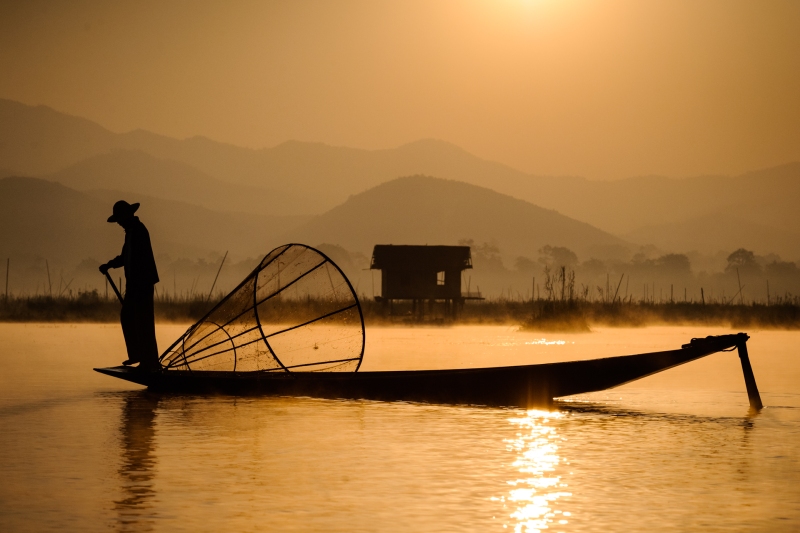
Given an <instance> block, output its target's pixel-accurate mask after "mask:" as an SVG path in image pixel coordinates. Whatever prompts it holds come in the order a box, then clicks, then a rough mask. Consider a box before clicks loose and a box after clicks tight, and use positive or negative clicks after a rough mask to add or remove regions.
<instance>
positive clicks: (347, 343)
mask: <svg viewBox="0 0 800 533" xmlns="http://www.w3.org/2000/svg"><path fill="white" fill-rule="evenodd" d="M363 355H364V320H363V316H362V314H361V306H360V304H359V302H358V298H357V297H356V294H355V291H354V290H353V287H352V286H351V285H350V282H349V281H348V280H347V278H346V277H345V275H344V274H343V273H342V271H341V270H340V269H339V267H337V266H336V265H335V264H334V263H333V262H332V261H331V260H330V259H328V258H327V257H326V256H325V255H324V254H322V253H321V252H320V251H318V250H315V249H314V248H311V247H309V246H305V245H302V244H287V245H285V246H281V247H279V248H276V249H275V250H273V251H271V252H270V253H269V254H267V256H266V257H265V258H264V259H263V260H262V261H261V263H260V264H259V265H258V267H256V269H255V270H253V272H252V273H251V274H250V275H249V276H248V277H247V278H245V280H244V281H242V283H241V284H239V286H238V287H237V288H236V289H234V290H233V291H232V292H231V293H230V294H228V295H227V296H226V297H225V298H223V299H222V301H221V302H220V303H219V304H217V306H216V307H214V309H212V310H211V311H210V312H209V313H208V315H206V316H205V317H204V318H203V319H201V320H200V321H199V322H197V323H196V324H195V325H193V326H192V327H190V328H189V329H188V330H187V331H186V333H184V334H183V335H182V336H181V337H180V338H179V339H178V340H177V341H176V342H175V343H174V344H173V345H172V346H171V347H170V348H169V349H167V351H166V352H164V354H163V355H162V356H161V364H162V365H163V366H164V367H165V368H166V369H167V370H170V369H174V370H193V371H194V370H197V371H209V370H217V371H236V372H253V371H262V372H264V371H266V372H269V371H276V372H285V371H290V372H303V371H304V372H317V371H328V372H330V371H334V372H354V371H357V370H358V367H359V366H360V364H361V359H362V357H363Z"/></svg>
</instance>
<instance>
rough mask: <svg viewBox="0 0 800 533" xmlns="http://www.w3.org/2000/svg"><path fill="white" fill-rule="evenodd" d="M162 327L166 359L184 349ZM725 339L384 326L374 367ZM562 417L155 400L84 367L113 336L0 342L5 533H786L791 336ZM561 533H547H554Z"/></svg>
mask: <svg viewBox="0 0 800 533" xmlns="http://www.w3.org/2000/svg"><path fill="white" fill-rule="evenodd" d="M183 329H184V328H183V327H182V326H159V328H158V335H159V342H160V344H161V345H166V344H165V343H167V342H168V341H171V340H172V339H174V338H175V337H176V336H178V335H179V334H180V333H181V332H182V331H183ZM711 329H712V328H679V327H653V328H641V329H609V330H599V331H596V332H594V333H590V334H558V335H550V334H542V333H534V332H520V331H517V328H515V327H506V326H456V327H451V328H421V327H420V328H371V329H370V330H368V332H367V351H366V354H365V359H364V367H363V369H364V370H378V369H409V368H411V369H413V368H451V367H461V366H494V365H508V364H523V363H544V362H549V361H557V360H568V359H580V358H592V357H602V356H608V355H622V354H629V353H637V352H644V351H650V350H659V349H670V348H675V347H677V346H679V345H680V344H681V343H683V342H686V341H688V340H689V339H690V338H691V337H696V336H701V335H707V334H719V333H729V332H730V331H728V330H724V329H719V330H713V331H712V330H711ZM750 334H751V335H752V339H751V341H750V343H749V349H750V357H751V360H752V363H753V368H754V371H755V375H756V379H757V381H758V384H759V387H760V389H761V392H762V397H763V399H764V403H765V404H766V405H767V408H766V409H765V410H763V411H762V412H761V413H760V414H757V415H753V414H749V413H748V404H747V396H746V393H745V391H744V384H743V380H742V375H741V368H740V366H739V361H738V358H737V357H736V354H735V353H723V354H716V355H713V356H709V357H707V358H704V359H701V360H699V361H696V362H693V363H689V364H687V365H684V366H681V367H678V368H675V369H672V370H669V371H666V372H664V373H661V374H658V375H656V376H652V377H650V378H646V379H645V380H641V381H639V382H635V383H633V384H630V385H628V386H625V387H621V388H619V389H615V390H611V391H604V392H601V393H595V394H591V395H583V396H579V397H572V398H568V399H564V400H562V401H560V402H558V403H557V404H556V406H555V408H554V409H553V410H552V411H537V410H533V411H525V410H520V409H496V408H484V407H477V406H444V405H427V404H408V403H402V402H396V403H388V402H387V403H382V402H368V401H330V400H318V399H311V398H270V397H228V396H210V397H204V396H191V395H189V396H187V395H168V394H164V395H159V394H153V393H148V392H146V391H143V390H141V388H139V387H137V386H135V385H131V384H128V383H124V382H121V381H117V380H113V379H111V378H108V377H106V376H102V375H99V374H96V373H94V372H92V371H91V367H93V366H110V365H113V364H118V362H119V359H120V358H121V355H120V354H122V353H124V347H123V342H122V338H121V334H120V333H119V331H118V328H117V327H116V326H110V325H109V326H106V325H78V326H75V325H59V326H52V325H41V324H27V325H12V324H2V325H0V338H2V339H3V351H2V352H0V391H2V392H1V393H0V457H2V460H0V476H2V479H3V480H4V482H3V483H2V484H0V529H2V530H3V531H27V530H30V531H55V530H59V531H63V530H65V529H66V530H81V531H100V530H104V531H105V530H109V529H111V530H116V531H198V530H207V531H210V530H214V531H263V530H274V531H342V532H344V531H508V530H511V531H520V532H532V531H537V530H547V531H591V530H597V531H622V530H625V531H642V530H650V531H678V530H680V531H765V530H769V531H793V530H796V529H797V528H798V527H800V489H798V487H797V484H796V479H798V476H799V475H800V451H798V446H797V444H796V443H797V442H800V394H798V393H797V390H798V384H800V363H798V361H797V358H796V356H795V354H794V352H793V350H792V346H796V343H797V341H798V340H800V337H799V335H800V334H798V333H797V332H752V331H751V332H750ZM545 528H547V529H545Z"/></svg>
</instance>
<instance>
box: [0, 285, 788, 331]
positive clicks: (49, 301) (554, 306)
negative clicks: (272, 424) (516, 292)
mask: <svg viewBox="0 0 800 533" xmlns="http://www.w3.org/2000/svg"><path fill="white" fill-rule="evenodd" d="M558 288H559V291H558V295H559V297H558V298H547V297H543V298H536V299H533V300H519V299H516V300H514V299H505V298H495V299H487V300H483V301H468V302H466V303H465V304H464V305H463V306H459V309H458V313H457V317H456V318H455V319H454V320H449V319H448V320H446V319H444V305H443V304H442V303H441V302H434V303H433V305H432V307H430V312H429V313H427V314H426V315H425V317H424V318H423V319H422V320H421V321H420V320H419V319H418V318H417V316H416V315H414V314H413V313H412V310H411V304H410V303H403V302H400V303H397V304H395V306H394V309H393V312H392V314H387V313H386V311H385V308H384V307H383V306H382V305H381V304H380V303H379V302H375V301H374V300H372V299H369V298H366V297H362V299H361V305H362V308H363V310H364V318H365V320H366V322H367V324H368V325H391V324H409V323H412V324H420V323H421V324H431V325H434V324H452V323H463V324H518V325H520V326H522V327H523V328H525V329H532V330H549V331H564V330H568V331H588V330H590V329H591V327H592V326H602V327H614V326H619V327H630V326H646V325H649V324H674V325H678V324H692V325H723V326H730V327H734V328H753V327H757V328H775V329H794V330H796V329H800V298H798V297H796V296H791V295H786V296H784V297H781V298H772V300H771V301H770V302H769V303H766V302H750V303H748V302H745V303H744V304H742V303H738V302H737V303H729V302H722V301H715V302H709V301H706V302H697V301H695V302H691V301H689V302H683V301H680V302H670V301H666V302H653V301H648V300H637V299H634V298H632V297H628V298H626V299H624V300H620V299H619V298H616V299H613V300H611V301H603V300H594V301H591V300H589V299H587V298H584V297H582V294H576V293H575V292H573V296H572V298H570V297H569V291H568V290H567V289H565V298H564V299H561V298H560V287H558ZM543 296H547V295H546V294H543ZM221 297H222V294H216V295H214V296H213V297H212V298H210V299H208V297H207V296H202V295H198V294H195V295H178V296H171V295H170V296H161V297H159V298H157V299H156V301H155V314H156V320H157V321H158V322H162V323H163V322H177V323H186V322H194V321H196V320H198V319H200V318H201V317H202V316H203V315H204V314H205V313H206V312H208V311H209V310H210V309H211V308H212V307H213V306H214V305H215V304H216V303H217V302H218V301H219V299H220V298H221ZM308 305H315V302H308V301H297V300H291V299H286V300H284V301H282V302H281V306H280V312H281V313H283V318H286V319H291V317H292V315H293V314H295V313H298V314H300V311H301V310H302V309H303V307H304V306H308ZM118 320H119V302H117V301H116V299H112V298H106V297H104V296H103V295H101V294H100V293H98V292H97V291H85V292H78V293H73V294H65V295H63V296H9V297H8V298H5V297H0V321H3V322H117V321H118Z"/></svg>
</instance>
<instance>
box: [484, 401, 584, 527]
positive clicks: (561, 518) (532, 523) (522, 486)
mask: <svg viewBox="0 0 800 533" xmlns="http://www.w3.org/2000/svg"><path fill="white" fill-rule="evenodd" d="M561 416H563V415H562V414H561V413H558V412H549V411H536V410H531V411H528V412H527V413H526V416H524V417H520V418H511V419H509V422H510V423H511V424H513V425H514V426H516V427H517V428H518V433H517V434H516V438H513V439H505V441H504V442H505V444H506V450H508V451H510V452H512V453H514V454H515V456H516V459H515V460H514V461H513V462H512V463H511V466H512V467H513V468H514V470H515V472H518V473H519V474H520V476H519V477H517V478H516V479H512V480H510V481H508V484H509V485H510V486H511V489H510V490H509V491H508V494H507V495H504V496H502V497H500V498H495V499H496V500H499V501H502V502H504V507H505V508H506V509H508V510H510V511H511V513H510V514H509V518H511V519H513V521H512V522H511V523H509V524H506V525H504V526H503V527H508V526H511V527H513V528H514V531H516V532H519V533H538V532H541V531H543V530H548V529H551V528H552V527H553V526H565V525H566V524H568V523H569V520H568V518H569V516H570V513H569V512H568V511H564V510H563V509H561V508H559V507H562V506H560V505H558V501H559V499H561V498H564V497H568V496H572V494H571V493H570V492H567V490H566V489H567V483H566V482H565V481H564V480H563V479H562V476H561V475H560V474H559V472H558V467H559V466H560V465H568V464H569V463H568V462H567V461H566V460H565V459H564V458H562V457H560V456H559V455H558V441H559V440H560V439H561V437H560V436H559V435H558V432H557V431H556V428H555V427H554V426H553V424H552V422H553V421H554V420H556V419H558V418H561ZM562 504H563V502H562ZM557 530H560V528H558V529H557Z"/></svg>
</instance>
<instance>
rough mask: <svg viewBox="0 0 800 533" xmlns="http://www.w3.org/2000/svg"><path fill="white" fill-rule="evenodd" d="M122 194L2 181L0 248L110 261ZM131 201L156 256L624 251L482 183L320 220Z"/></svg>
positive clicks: (406, 185) (408, 183)
mask: <svg viewBox="0 0 800 533" xmlns="http://www.w3.org/2000/svg"><path fill="white" fill-rule="evenodd" d="M120 195H121V193H120V192H118V191H108V190H93V191H91V192H81V191H76V190H74V189H70V188H68V187H66V186H64V185H61V184H59V183H53V182H50V181H46V180H42V179H37V178H4V179H0V243H2V246H0V252H1V253H4V254H5V255H6V256H20V255H22V256H39V257H45V258H46V257H59V258H61V259H63V260H66V261H71V262H78V261H80V260H81V259H84V258H86V257H94V258H96V259H100V258H105V257H106V256H108V258H111V257H113V255H116V254H117V253H118V251H119V249H120V248H121V245H122V244H121V243H122V239H123V236H122V233H121V230H120V229H119V228H118V227H117V226H116V225H113V224H108V223H106V222H105V219H106V218H107V217H108V215H109V214H110V212H111V206H112V205H113V203H114V201H116V200H117V199H119V197H120ZM126 196H127V197H128V199H129V200H130V201H132V202H134V201H139V202H141V203H142V207H141V208H140V210H139V212H138V213H137V214H138V215H140V217H141V218H142V220H143V221H144V222H145V223H146V224H147V226H148V227H149V228H150V231H151V233H152V236H153V246H154V249H155V251H156V253H157V254H168V255H171V256H172V257H176V256H178V257H180V256H181V255H188V256H198V255H199V256H203V255H206V254H207V253H208V252H209V251H217V252H222V251H224V250H230V251H231V252H232V253H234V254H236V255H239V256H248V255H253V256H260V255H262V254H265V253H266V252H267V251H269V250H270V249H271V248H272V247H274V246H277V245H278V244H281V243H283V242H288V241H299V242H307V243H312V244H319V243H334V244H337V245H340V246H343V247H344V248H345V249H348V250H350V251H357V252H361V253H363V254H365V255H368V254H370V253H371V251H372V246H373V245H374V244H378V243H394V244H408V243H422V244H425V243H428V244H457V242H458V241H459V240H460V239H473V240H475V241H476V242H477V243H479V244H480V243H483V242H495V243H496V244H497V245H498V246H500V247H501V250H503V251H504V252H506V253H507V254H512V255H527V256H529V257H534V256H535V255H536V251H537V250H538V249H539V248H541V247H542V246H544V245H546V244H552V243H560V244H562V245H564V246H568V247H570V248H572V249H574V250H576V251H578V252H579V253H581V254H592V253H603V248H604V247H606V248H607V247H609V246H624V245H625V242H624V241H622V240H621V239H619V238H617V237H614V236H612V235H610V234H608V233H605V232H603V231H601V230H598V229H597V228H594V227H592V226H590V225H589V224H586V223H583V222H578V221H575V220H572V219H570V218H568V217H565V216H564V215H560V214H558V213H556V212H555V211H550V210H546V209H542V208H540V207H537V206H535V205H531V204H529V203H527V202H524V201H522V200H517V199H515V198H511V197H509V196H506V195H502V194H499V193H496V192H494V191H491V190H489V189H484V188H481V187H476V186H474V185H468V184H465V183H459V182H456V181H450V180H442V179H437V178H429V177H423V176H415V177H408V178H399V179H396V180H392V181H390V182H388V183H385V184H382V185H379V186H377V187H375V188H373V189H371V190H369V191H366V192H364V193H361V194H359V195H356V196H353V197H352V198H350V199H349V200H347V201H346V202H344V203H343V204H342V205H340V206H338V207H336V208H335V209H332V210H331V211H329V212H327V213H325V214H323V215H320V216H318V217H314V218H310V217H289V216H284V217H278V216H270V215H250V214H236V213H220V212H217V211H211V210H208V209H205V208H202V207H198V206H195V205H192V204H187V203H181V202H175V201H172V200H163V199H158V198H153V197H148V196H144V195H137V194H128V195H126ZM109 254H112V255H109Z"/></svg>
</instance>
